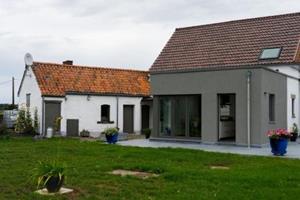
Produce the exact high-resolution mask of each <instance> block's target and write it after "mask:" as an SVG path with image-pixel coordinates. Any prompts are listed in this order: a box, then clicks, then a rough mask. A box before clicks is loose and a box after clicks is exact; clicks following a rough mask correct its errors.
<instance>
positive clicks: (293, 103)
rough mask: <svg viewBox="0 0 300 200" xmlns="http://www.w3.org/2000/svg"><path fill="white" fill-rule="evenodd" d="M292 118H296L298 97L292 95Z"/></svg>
mask: <svg viewBox="0 0 300 200" xmlns="http://www.w3.org/2000/svg"><path fill="white" fill-rule="evenodd" d="M291 97H292V98H291V99H292V118H296V114H295V99H296V95H292V96H291Z"/></svg>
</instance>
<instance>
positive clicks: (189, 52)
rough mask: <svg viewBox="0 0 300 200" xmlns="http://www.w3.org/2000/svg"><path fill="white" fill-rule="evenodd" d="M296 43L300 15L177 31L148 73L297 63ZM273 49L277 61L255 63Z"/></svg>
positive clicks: (286, 15) (270, 17)
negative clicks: (277, 52) (277, 49)
mask: <svg viewBox="0 0 300 200" xmlns="http://www.w3.org/2000/svg"><path fill="white" fill-rule="evenodd" d="M299 40H300V13H292V14H285V15H277V16H269V17H261V18H253V19H244V20H237V21H230V22H222V23H216V24H208V25H202V26H193V27H186V28H178V29H176V30H175V32H174V33H173V35H172V36H171V38H170V40H169V41H168V42H167V44H166V46H165V47H164V48H163V50H162V51H161V53H160V55H159V56H158V58H157V59H156V60H155V62H154V63H153V65H152V67H151V69H150V72H162V71H174V70H175V71H181V70H190V69H193V70H194V69H201V68H226V67H238V66H247V65H250V66H252V65H264V64H282V63H294V62H299V61H300V51H299ZM274 47H282V48H283V50H282V53H281V55H280V57H279V59H273V60H259V59H258V58H259V55H260V52H261V50H262V49H264V48H274Z"/></svg>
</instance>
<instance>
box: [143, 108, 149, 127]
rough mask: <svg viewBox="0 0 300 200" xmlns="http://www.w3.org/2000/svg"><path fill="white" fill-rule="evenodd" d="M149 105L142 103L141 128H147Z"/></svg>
mask: <svg viewBox="0 0 300 200" xmlns="http://www.w3.org/2000/svg"><path fill="white" fill-rule="evenodd" d="M149 115H150V106H148V105H142V130H144V129H147V128H149V119H150V117H149Z"/></svg>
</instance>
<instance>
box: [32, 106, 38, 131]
mask: <svg viewBox="0 0 300 200" xmlns="http://www.w3.org/2000/svg"><path fill="white" fill-rule="evenodd" d="M33 129H34V131H35V132H36V133H37V134H38V133H39V119H38V110H37V108H35V110H34V119H33Z"/></svg>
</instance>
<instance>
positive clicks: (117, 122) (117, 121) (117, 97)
mask: <svg viewBox="0 0 300 200" xmlns="http://www.w3.org/2000/svg"><path fill="white" fill-rule="evenodd" d="M116 99H117V120H116V126H117V128H119V96H116Z"/></svg>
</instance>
